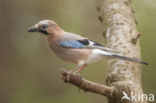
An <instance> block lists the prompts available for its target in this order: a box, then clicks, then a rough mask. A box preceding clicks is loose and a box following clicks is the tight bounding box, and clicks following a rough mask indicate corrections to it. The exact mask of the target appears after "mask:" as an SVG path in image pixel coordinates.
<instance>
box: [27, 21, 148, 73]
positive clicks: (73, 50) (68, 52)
mask: <svg viewBox="0 0 156 103" xmlns="http://www.w3.org/2000/svg"><path fill="white" fill-rule="evenodd" d="M27 31H28V32H39V33H41V34H44V35H45V36H46V39H47V41H48V44H49V47H50V48H51V50H52V51H53V52H54V54H56V55H57V56H58V57H60V58H61V59H62V60H65V61H67V62H70V63H73V64H76V66H75V67H74V68H73V69H71V70H70V73H73V74H78V73H80V71H81V70H83V69H84V68H85V67H86V66H87V65H88V64H91V63H95V62H98V61H101V60H104V59H120V60H126V61H131V62H136V63H140V64H144V65H148V63H146V62H144V61H142V60H140V59H137V58H131V57H127V56H123V55H121V54H119V53H118V52H116V51H115V50H113V49H110V48H108V47H106V46H104V45H102V44H100V43H98V42H95V41H93V40H89V39H88V38H86V37H83V36H80V35H78V34H75V33H70V32H66V31H65V30H63V29H62V28H61V27H60V26H59V25H58V24H57V23H56V22H55V21H53V20H41V21H39V22H37V23H36V24H35V25H34V26H31V27H29V28H28V29H27Z"/></svg>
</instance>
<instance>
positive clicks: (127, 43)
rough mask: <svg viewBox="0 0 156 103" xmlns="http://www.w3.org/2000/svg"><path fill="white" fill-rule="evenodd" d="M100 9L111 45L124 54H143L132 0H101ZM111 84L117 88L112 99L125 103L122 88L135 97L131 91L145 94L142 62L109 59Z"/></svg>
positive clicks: (109, 81)
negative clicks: (142, 81)
mask: <svg viewBox="0 0 156 103" xmlns="http://www.w3.org/2000/svg"><path fill="white" fill-rule="evenodd" d="M97 10H98V11H99V12H100V16H99V20H100V21H101V23H102V24H103V27H104V37H105V38H106V42H107V46H108V47H109V48H112V49H114V50H116V51H119V52H120V53H121V54H122V55H125V56H128V57H135V58H140V57H141V55H140V46H139V40H138V37H139V36H140V33H138V31H137V30H136V25H137V22H136V19H135V16H134V10H133V8H132V6H131V1H130V0H99V1H98V6H97ZM107 71H108V72H107V80H106V81H107V85H108V86H111V87H115V88H116V92H114V97H113V98H108V101H109V103H121V98H122V96H123V93H122V92H125V93H127V94H128V96H129V97H131V93H132V92H133V93H134V94H136V95H137V94H142V93H143V90H142V84H141V65H140V64H137V63H132V62H126V61H122V60H109V61H108V64H107ZM123 103H146V102H145V101H128V100H124V101H123Z"/></svg>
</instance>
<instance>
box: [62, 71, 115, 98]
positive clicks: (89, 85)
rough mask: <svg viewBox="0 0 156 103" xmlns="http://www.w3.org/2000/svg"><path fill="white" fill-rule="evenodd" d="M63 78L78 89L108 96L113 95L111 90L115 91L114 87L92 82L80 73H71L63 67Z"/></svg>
mask: <svg viewBox="0 0 156 103" xmlns="http://www.w3.org/2000/svg"><path fill="white" fill-rule="evenodd" d="M61 72H62V76H63V80H64V82H66V83H70V84H73V85H75V86H77V87H78V88H80V89H83V90H84V91H87V92H93V93H97V94H101V95H103V96H107V97H109V98H112V97H113V92H115V88H114V87H108V86H105V85H102V84H98V83H94V82H91V81H88V80H86V79H84V78H82V77H81V76H80V75H73V74H71V73H69V72H68V71H67V70H65V69H63V70H62V71H61Z"/></svg>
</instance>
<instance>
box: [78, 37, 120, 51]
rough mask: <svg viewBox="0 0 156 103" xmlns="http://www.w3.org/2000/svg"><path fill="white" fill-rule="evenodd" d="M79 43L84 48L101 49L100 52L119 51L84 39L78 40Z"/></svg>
mask: <svg viewBox="0 0 156 103" xmlns="http://www.w3.org/2000/svg"><path fill="white" fill-rule="evenodd" d="M78 41H79V42H80V43H82V44H83V45H84V46H83V48H89V49H100V50H104V51H108V52H112V53H117V51H115V50H112V49H110V48H107V47H105V46H104V45H102V44H100V43H97V42H95V41H93V40H88V39H83V40H78Z"/></svg>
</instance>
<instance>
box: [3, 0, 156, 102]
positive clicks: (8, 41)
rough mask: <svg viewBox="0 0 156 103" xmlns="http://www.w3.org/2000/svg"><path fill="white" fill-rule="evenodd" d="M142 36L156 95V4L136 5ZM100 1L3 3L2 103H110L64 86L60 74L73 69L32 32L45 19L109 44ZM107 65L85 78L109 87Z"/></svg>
mask: <svg viewBox="0 0 156 103" xmlns="http://www.w3.org/2000/svg"><path fill="white" fill-rule="evenodd" d="M132 3H133V7H134V8H135V10H136V17H137V20H138V31H139V32H141V35H142V36H141V38H140V41H141V43H140V44H141V48H142V56H143V59H144V60H145V61H147V62H149V64H150V65H149V66H143V69H142V71H143V73H142V77H143V78H142V81H143V82H142V84H143V88H144V91H145V93H147V94H149V93H154V94H155V95H156V76H155V72H156V63H154V62H155V61H156V35H155V34H156V26H155V25H156V21H155V19H156V0H141V1H140V0H133V1H132ZM98 16H99V14H98V13H97V11H96V0H0V35H1V37H0V46H1V48H0V103H81V102H82V103H95V102H96V103H104V102H106V98H105V97H103V96H100V95H96V94H92V93H87V92H83V91H82V90H79V89H78V88H76V87H74V86H72V85H69V84H65V83H63V81H62V80H61V73H60V68H62V67H65V68H72V67H73V66H74V65H72V64H68V63H66V62H64V61H62V60H60V59H59V58H57V57H56V56H55V55H54V54H53V53H52V52H51V50H50V48H49V47H48V45H47V41H45V39H44V36H43V35H41V34H38V33H33V34H31V33H28V32H27V31H26V29H27V28H28V27H29V26H31V25H33V24H35V23H36V22H38V21H40V20H43V19H52V20H54V21H56V22H57V23H58V24H59V25H60V26H61V27H62V28H63V29H65V30H66V31H70V32H74V33H78V34H81V35H83V36H86V37H88V38H90V39H93V40H96V41H98V42H100V43H102V44H104V43H105V42H104V39H103V37H102V31H103V30H102V26H101V24H100V22H99V21H98V19H97V18H98ZM105 64H106V61H102V62H99V63H96V64H91V65H89V66H88V67H87V68H86V69H85V70H83V71H82V72H81V75H83V76H84V77H85V78H87V79H88V80H91V81H95V82H98V83H103V84H104V83H105V79H106V69H105Z"/></svg>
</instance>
